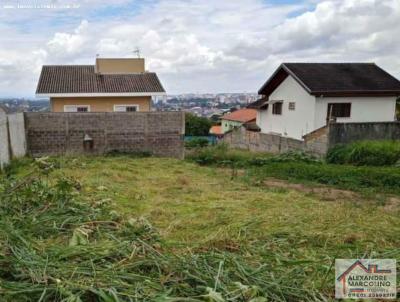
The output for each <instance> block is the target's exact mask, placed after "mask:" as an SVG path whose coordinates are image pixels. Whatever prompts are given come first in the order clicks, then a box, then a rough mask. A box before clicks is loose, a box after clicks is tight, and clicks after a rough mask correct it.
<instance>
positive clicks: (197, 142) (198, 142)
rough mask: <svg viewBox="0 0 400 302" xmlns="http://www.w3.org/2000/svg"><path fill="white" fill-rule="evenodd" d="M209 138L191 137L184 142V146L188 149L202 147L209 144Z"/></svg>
mask: <svg viewBox="0 0 400 302" xmlns="http://www.w3.org/2000/svg"><path fill="white" fill-rule="evenodd" d="M209 143H210V142H209V140H208V139H206V138H204V137H197V138H193V139H191V140H190V141H187V142H185V147H186V148H188V149H193V148H204V147H207V146H208V144H209Z"/></svg>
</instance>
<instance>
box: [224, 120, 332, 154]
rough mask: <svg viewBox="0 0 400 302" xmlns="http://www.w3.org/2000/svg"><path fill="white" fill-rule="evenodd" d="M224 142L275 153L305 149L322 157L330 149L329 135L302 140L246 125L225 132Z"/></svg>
mask: <svg viewBox="0 0 400 302" xmlns="http://www.w3.org/2000/svg"><path fill="white" fill-rule="evenodd" d="M222 141H223V142H225V143H227V144H228V145H229V146H230V147H232V148H237V149H244V150H249V151H254V152H269V153H274V154H279V153H286V152H289V151H303V152H308V153H311V154H313V155H315V156H318V157H322V156H324V155H325V154H326V152H327V150H328V141H327V135H325V138H323V137H322V136H316V137H313V138H312V139H310V140H309V141H301V140H297V139H293V138H289V137H283V136H279V135H274V134H268V133H260V132H252V131H247V130H246V129H245V128H244V127H241V128H238V129H235V130H234V131H232V132H229V133H227V134H225V136H224V139H223V140H222Z"/></svg>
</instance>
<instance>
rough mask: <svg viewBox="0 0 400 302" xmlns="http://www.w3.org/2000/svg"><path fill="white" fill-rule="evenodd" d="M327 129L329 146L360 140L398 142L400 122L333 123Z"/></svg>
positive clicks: (399, 138)
mask: <svg viewBox="0 0 400 302" xmlns="http://www.w3.org/2000/svg"><path fill="white" fill-rule="evenodd" d="M329 128H330V129H329V146H334V145H337V144H348V143H352V142H355V141H360V140H400V122H382V123H346V124H344V123H334V124H331V125H330V126H329Z"/></svg>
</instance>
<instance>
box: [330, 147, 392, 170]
mask: <svg viewBox="0 0 400 302" xmlns="http://www.w3.org/2000/svg"><path fill="white" fill-rule="evenodd" d="M327 162H329V163H332V164H352V165H356V166H393V165H395V164H397V163H400V141H360V142H355V143H352V144H347V145H338V146H336V147H334V148H332V149H331V150H329V152H328V155H327Z"/></svg>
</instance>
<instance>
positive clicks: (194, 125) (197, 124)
mask: <svg viewBox="0 0 400 302" xmlns="http://www.w3.org/2000/svg"><path fill="white" fill-rule="evenodd" d="M185 118H186V135H188V136H208V135H209V132H210V128H211V126H212V125H213V124H212V122H211V121H210V120H209V119H208V118H205V117H198V116H196V115H194V114H191V113H186V117H185Z"/></svg>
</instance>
